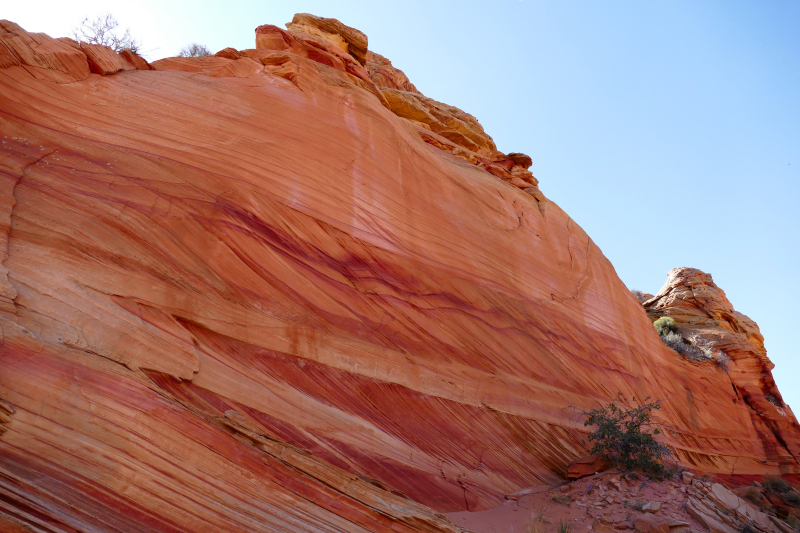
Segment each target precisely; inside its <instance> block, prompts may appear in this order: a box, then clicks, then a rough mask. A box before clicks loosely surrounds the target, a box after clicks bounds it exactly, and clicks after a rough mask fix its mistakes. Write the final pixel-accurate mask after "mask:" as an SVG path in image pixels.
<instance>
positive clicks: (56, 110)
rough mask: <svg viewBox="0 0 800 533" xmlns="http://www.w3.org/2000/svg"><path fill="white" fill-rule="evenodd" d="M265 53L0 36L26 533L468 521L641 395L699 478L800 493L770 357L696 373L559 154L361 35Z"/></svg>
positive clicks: (295, 42)
mask: <svg viewBox="0 0 800 533" xmlns="http://www.w3.org/2000/svg"><path fill="white" fill-rule="evenodd" d="M255 45H256V46H255V48H253V49H247V50H234V49H225V50H222V51H220V52H219V53H218V54H216V55H215V56H209V57H202V58H170V59H164V60H161V61H156V62H154V63H153V64H152V65H150V64H148V63H146V62H145V61H144V60H142V59H141V58H138V57H136V56H134V55H132V54H124V55H123V54H120V55H117V54H115V53H114V52H113V51H111V50H110V49H107V48H104V47H89V46H85V45H79V44H78V43H75V42H74V41H72V40H70V39H52V38H50V37H48V36H46V35H42V34H29V33H27V32H25V31H24V30H22V29H21V28H19V27H18V26H16V25H14V24H13V23H10V22H7V21H3V22H0V135H2V144H0V211H1V212H2V213H1V214H0V239H2V241H3V242H2V244H1V245H0V261H2V268H1V269H0V327H1V328H2V346H1V347H0V350H1V351H0V398H1V399H2V400H3V401H2V403H0V407H1V408H2V409H0V424H2V426H1V427H2V428H3V430H4V432H3V433H2V435H0V495H1V497H0V525H3V526H4V527H6V528H7V529H9V530H10V529H11V528H12V527H19V528H23V527H28V528H29V529H27V530H34V531H136V532H143V531H210V530H219V531H297V530H303V531H390V530H391V531H454V530H455V529H454V527H455V526H453V525H452V524H450V523H449V522H448V521H447V520H446V519H445V518H444V517H443V516H441V515H439V514H438V513H437V511H454V510H464V509H470V510H476V509H484V508H487V507H490V506H493V505H495V504H496V503H497V502H499V501H502V499H503V498H504V496H505V495H506V494H510V493H512V492H514V491H516V490H518V489H520V488H522V487H527V486H531V485H535V484H540V483H543V482H544V483H549V482H554V481H557V480H558V479H560V477H561V476H562V475H563V474H564V472H565V469H566V465H567V464H568V463H569V462H570V461H571V460H573V459H574V458H575V457H577V456H579V455H582V454H583V451H584V450H583V448H582V446H581V439H582V438H583V435H584V433H583V430H584V428H583V426H582V424H581V421H580V420H578V419H576V418H575V417H574V416H572V414H571V411H569V410H567V409H566V407H567V406H570V405H572V406H577V407H581V408H589V407H590V406H592V405H595V404H596V403H597V402H603V403H604V402H606V401H607V400H608V399H609V398H611V397H612V396H614V395H616V393H617V392H623V393H624V394H626V395H628V396H631V395H636V396H639V397H644V396H653V397H657V398H665V399H666V403H665V409H664V411H663V418H664V421H665V422H666V423H668V424H670V425H671V426H672V428H673V431H672V432H671V433H669V434H668V435H667V438H668V444H669V445H670V446H672V447H673V448H674V449H675V450H676V452H677V453H678V454H679V456H680V457H681V458H682V459H683V460H684V461H685V462H687V463H688V464H690V465H692V466H695V467H697V468H698V469H701V470H703V471H708V472H724V473H729V472H730V471H731V470H732V469H734V468H735V471H736V472H737V473H754V474H761V473H768V472H772V473H778V472H779V471H782V472H785V473H790V472H797V471H798V464H797V460H796V457H797V454H796V451H795V450H796V443H797V442H798V440H797V432H796V422H794V417H793V415H792V414H791V412H790V411H788V409H784V411H783V412H784V413H785V416H786V417H787V420H789V421H790V423H788V424H786V425H784V426H780V424H778V426H775V424H774V423H773V421H774V420H777V419H776V418H774V416H773V415H774V413H772V412H771V411H769V409H770V407H769V406H767V405H765V404H764V402H761V401H760V400H759V399H760V398H763V397H764V396H763V394H762V396H759V395H758V393H757V392H756V389H757V390H759V391H762V393H766V389H764V388H763V384H764V383H766V382H764V380H763V378H762V373H763V371H764V368H765V366H764V365H765V364H766V363H764V362H763V360H761V359H759V361H761V362H760V363H756V362H752V363H749V362H746V361H745V359H747V358H746V357H744V356H742V357H741V358H738V357H736V356H735V354H732V355H731V357H732V358H734V359H736V360H737V370H738V372H739V373H740V375H737V376H736V378H735V379H736V380H737V381H736V382H735V386H734V387H732V386H731V380H732V377H731V376H730V375H729V374H728V373H726V372H724V371H723V370H721V369H719V368H717V367H716V366H714V365H705V366H704V365H697V364H694V363H691V362H687V361H685V360H683V359H681V358H680V357H677V356H676V354H675V352H673V351H672V350H670V349H669V348H668V347H666V346H665V345H664V344H663V343H662V342H661V340H660V339H659V337H658V335H657V334H656V332H655V331H654V328H653V326H652V324H651V319H650V318H648V316H647V314H646V313H645V312H644V311H643V309H642V306H641V305H640V304H639V302H638V301H637V300H636V298H635V297H633V296H632V295H631V294H630V293H629V292H628V290H627V289H626V287H625V286H624V284H623V283H622V282H621V281H620V280H619V279H618V277H617V275H616V273H615V271H614V269H613V267H612V266H611V264H610V263H609V262H608V260H607V259H606V258H605V257H604V256H603V254H602V253H601V251H600V250H599V249H598V248H597V246H596V245H595V244H594V243H593V242H592V241H591V239H590V238H589V237H588V236H587V235H586V233H585V232H584V231H583V230H582V229H581V228H580V227H579V226H578V225H577V224H575V223H574V222H573V221H572V220H571V219H570V218H569V216H567V215H566V214H565V213H564V212H563V211H562V210H561V209H560V208H559V207H558V206H557V205H556V204H554V203H553V202H551V201H550V200H548V199H547V198H546V197H545V196H544V195H543V194H542V193H541V191H540V190H539V188H538V182H537V180H536V179H535V178H534V177H533V175H532V174H531V172H530V171H529V170H528V167H529V166H530V164H531V161H530V158H528V157H527V156H524V155H523V154H519V153H514V154H504V153H502V152H500V151H499V150H498V149H497V147H496V146H495V144H494V142H493V141H492V139H491V137H490V136H489V135H488V134H486V132H484V131H483V128H482V127H481V126H480V124H479V122H478V121H477V120H476V119H475V118H474V117H472V116H471V115H469V114H467V113H465V112H463V111H461V110H459V109H456V108H454V107H452V106H448V105H446V104H443V103H441V102H437V101H435V100H433V99H431V98H428V97H425V96H423V95H421V94H420V93H419V92H418V91H417V89H416V88H415V87H414V86H413V85H412V84H411V82H410V81H409V80H408V78H407V77H406V76H405V75H403V74H402V72H400V71H399V70H397V69H395V68H394V67H393V66H392V65H391V63H390V62H389V61H388V60H386V59H385V58H382V57H381V56H379V55H377V54H374V53H371V52H370V51H369V50H368V42H367V38H366V36H365V35H364V34H363V33H361V32H359V31H357V30H354V29H352V28H348V27H346V26H344V25H343V24H341V23H339V22H338V21H335V20H334V19H320V18H318V17H313V16H308V15H300V16H297V17H295V20H294V21H293V22H292V23H290V24H289V25H288V29H287V30H282V29H280V28H277V27H275V26H260V27H258V28H257V29H256V42H255ZM738 323H739V324H740V326H741V324H743V323H744V322H743V321H742V320H739V322H738ZM741 327H743V328H744V327H745V326H741ZM748 327H749V326H748ZM753 338H755V337H753ZM738 384H741V385H738ZM745 394H748V395H749V396H748V398H752V399H753V400H748V401H745V396H744V395H745ZM773 396H775V395H774V394H773ZM775 397H776V398H779V395H778V396H775ZM748 402H749V403H748ZM775 407H778V406H775ZM781 409H783V408H782V407H781ZM792 424H794V425H792ZM775 427H777V429H776V430H773V428H775ZM765 428H767V429H765ZM793 428H795V429H793ZM781 432H782V433H781ZM781 439H784V442H781ZM786 439H788V440H789V441H791V442H793V444H791V445H789V444H787V443H786ZM781 450H786V453H784V452H783V451H781ZM792 455H793V456H792ZM778 463H779V464H778ZM426 506H428V507H430V508H432V509H433V510H431V509H429V508H428V507H426ZM21 524H25V526H22V525H21ZM20 530H25V529H20Z"/></svg>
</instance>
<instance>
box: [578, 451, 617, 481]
mask: <svg viewBox="0 0 800 533" xmlns="http://www.w3.org/2000/svg"><path fill="white" fill-rule="evenodd" d="M609 468H611V462H610V461H609V460H608V459H606V458H605V457H603V456H601V455H587V456H584V457H581V458H580V459H577V460H575V461H573V462H572V463H570V465H569V467H568V468H567V479H581V478H584V477H587V476H591V475H594V474H597V473H598V472H603V471H605V470H608V469H609Z"/></svg>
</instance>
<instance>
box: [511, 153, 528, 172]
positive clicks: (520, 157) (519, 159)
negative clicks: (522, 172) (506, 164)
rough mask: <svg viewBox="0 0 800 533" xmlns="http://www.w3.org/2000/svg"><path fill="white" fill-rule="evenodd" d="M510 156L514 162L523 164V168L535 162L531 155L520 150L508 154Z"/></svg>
mask: <svg viewBox="0 0 800 533" xmlns="http://www.w3.org/2000/svg"><path fill="white" fill-rule="evenodd" d="M508 158H509V159H510V160H512V161H513V162H514V164H516V165H519V166H521V167H522V168H531V165H532V164H533V160H532V159H531V156H529V155H526V154H520V153H518V152H512V153H510V154H508Z"/></svg>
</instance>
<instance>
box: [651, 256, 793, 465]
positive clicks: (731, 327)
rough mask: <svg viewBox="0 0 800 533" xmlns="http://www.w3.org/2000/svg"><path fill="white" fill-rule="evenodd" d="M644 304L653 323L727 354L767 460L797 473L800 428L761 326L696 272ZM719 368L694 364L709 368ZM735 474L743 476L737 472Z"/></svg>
mask: <svg viewBox="0 0 800 533" xmlns="http://www.w3.org/2000/svg"><path fill="white" fill-rule="evenodd" d="M643 305H644V308H645V309H646V310H647V313H648V315H649V316H650V318H651V319H653V320H655V319H657V318H660V317H662V316H668V317H672V318H673V319H675V323H676V324H677V325H678V327H679V329H678V333H680V334H681V335H682V336H683V337H684V338H685V339H687V340H690V341H692V342H693V343H694V344H695V345H697V346H699V347H701V348H704V349H707V350H709V352H710V353H711V354H712V356H713V357H714V358H716V357H719V356H720V353H721V354H722V356H723V357H726V358H729V359H730V363H729V364H728V366H729V368H728V369H727V371H726V374H727V376H728V377H729V379H730V386H731V388H732V389H733V390H734V391H735V392H736V398H735V400H734V401H735V402H737V403H739V404H742V405H745V406H746V407H747V412H748V413H749V414H750V418H751V421H752V424H753V428H754V430H755V431H756V433H757V434H758V435H759V436H760V438H761V439H762V441H763V444H764V451H765V453H766V456H767V457H766V461H768V463H769V464H770V465H779V466H780V467H781V468H782V470H784V471H785V473H793V472H796V467H797V460H798V458H800V425H799V424H798V422H797V419H796V418H795V415H794V413H793V412H792V410H791V409H790V408H789V406H788V405H786V404H784V403H783V399H782V398H781V394H780V391H778V387H777V385H776V384H775V380H774V379H773V377H772V369H773V368H774V366H775V365H774V364H773V363H772V362H771V361H770V360H769V358H768V357H767V350H766V349H765V348H764V337H763V336H762V335H761V331H760V330H759V329H758V324H756V323H755V322H754V321H753V320H751V319H750V318H749V317H747V316H746V315H744V314H742V313H740V312H738V311H736V310H735V309H734V308H733V305H732V304H731V303H730V301H728V298H727V297H726V296H725V292H724V291H723V290H722V289H720V288H719V287H717V285H716V284H715V283H714V280H713V279H712V278H711V275H710V274H707V273H705V272H702V271H700V270H697V269H695V268H685V267H683V268H675V269H672V270H670V272H669V274H668V277H667V281H666V283H665V284H664V286H663V287H662V288H661V290H660V291H659V292H658V294H656V295H655V296H652V297H651V298H650V299H649V300H647V301H646V302H644V303H643ZM714 363H715V361H714V360H711V361H708V362H705V363H704V362H696V363H694V364H696V365H698V366H706V367H709V366H713V365H714ZM684 459H685V460H687V461H689V458H688V457H684ZM731 473H732V474H735V473H740V472H738V471H737V470H736V469H735V468H732V471H731Z"/></svg>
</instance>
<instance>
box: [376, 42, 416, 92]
mask: <svg viewBox="0 0 800 533" xmlns="http://www.w3.org/2000/svg"><path fill="white" fill-rule="evenodd" d="M364 66H365V68H366V69H367V72H368V73H369V78H370V79H371V80H372V81H373V82H374V83H375V85H377V86H378V87H386V88H389V89H397V90H399V91H406V92H410V93H417V94H419V91H418V90H417V88H416V87H414V84H413V83H411V82H410V81H409V79H408V76H406V75H405V73H404V72H403V71H402V70H400V69H398V68H396V67H394V66H392V62H391V61H389V60H388V59H386V58H385V57H383V56H382V55H380V54H376V53H375V52H372V51H369V52H367V63H366V64H365V65H364Z"/></svg>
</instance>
